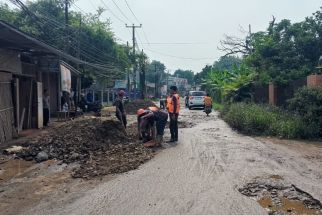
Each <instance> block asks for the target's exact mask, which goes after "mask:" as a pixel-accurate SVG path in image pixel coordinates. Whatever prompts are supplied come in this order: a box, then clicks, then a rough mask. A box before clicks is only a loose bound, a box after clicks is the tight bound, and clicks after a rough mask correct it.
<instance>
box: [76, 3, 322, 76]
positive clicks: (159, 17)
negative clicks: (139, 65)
mask: <svg viewBox="0 0 322 215" xmlns="http://www.w3.org/2000/svg"><path fill="white" fill-rule="evenodd" d="M127 3H128V6H129V7H128V6H127ZM321 6H322V1H321V0H75V3H74V4H73V5H72V7H71V9H72V10H76V11H81V12H83V13H85V12H86V13H89V12H90V13H94V12H95V11H96V10H97V8H98V7H103V8H105V9H106V11H105V12H104V13H103V14H102V19H108V18H109V19H110V21H111V23H112V24H111V27H112V30H113V31H114V32H115V35H116V37H117V38H118V40H119V42H120V43H126V41H129V42H130V43H131V42H132V33H131V29H130V28H126V27H125V24H128V25H132V24H135V25H139V24H142V28H137V29H136V36H137V42H138V46H139V48H140V49H143V50H144V52H145V53H146V54H147V55H148V57H149V60H150V61H152V60H158V61H161V62H162V63H164V64H165V66H166V68H167V69H168V70H169V71H170V72H171V73H172V72H174V71H175V70H176V69H179V68H180V69H187V70H192V71H194V72H200V71H201V70H202V68H203V67H205V65H207V64H213V62H214V61H215V60H217V59H218V58H219V57H220V56H222V55H224V53H223V52H221V51H219V50H218V48H217V47H218V46H219V43H220V40H222V39H223V38H224V35H225V34H226V35H232V36H238V37H245V33H242V32H241V30H240V29H241V28H244V29H248V25H249V24H250V25H251V27H252V32H257V31H262V30H265V29H266V28H267V26H268V23H269V21H271V20H272V16H273V15H274V16H275V17H276V21H280V20H281V19H290V20H291V21H292V22H299V21H302V20H304V18H305V17H307V16H310V15H311V14H312V13H313V12H315V11H317V10H318V9H319V8H320V7H321ZM129 8H130V9H129ZM131 10H132V12H133V13H132V12H131Z"/></svg>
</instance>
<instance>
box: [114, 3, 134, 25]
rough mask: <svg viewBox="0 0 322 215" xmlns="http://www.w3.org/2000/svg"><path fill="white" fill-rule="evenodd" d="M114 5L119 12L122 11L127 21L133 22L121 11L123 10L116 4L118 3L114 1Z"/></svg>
mask: <svg viewBox="0 0 322 215" xmlns="http://www.w3.org/2000/svg"><path fill="white" fill-rule="evenodd" d="M112 2H113V4H114V5H115V6H116V8H117V9H118V11H120V13H121V14H122V15H123V17H124V18H125V19H127V20H128V21H129V22H131V20H130V19H129V18H128V17H127V16H126V15H125V13H124V12H123V11H122V10H121V8H120V7H119V6H118V5H117V4H116V2H115V1H114V0H112Z"/></svg>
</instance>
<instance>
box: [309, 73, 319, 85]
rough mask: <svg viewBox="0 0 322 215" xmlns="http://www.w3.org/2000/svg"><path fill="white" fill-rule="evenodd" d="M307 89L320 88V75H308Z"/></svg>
mask: <svg viewBox="0 0 322 215" xmlns="http://www.w3.org/2000/svg"><path fill="white" fill-rule="evenodd" d="M307 86H308V87H318V86H322V75H309V76H307Z"/></svg>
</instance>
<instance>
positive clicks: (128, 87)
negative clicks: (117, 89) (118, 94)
mask: <svg viewBox="0 0 322 215" xmlns="http://www.w3.org/2000/svg"><path fill="white" fill-rule="evenodd" d="M126 47H127V49H126V50H127V54H128V55H129V42H126ZM126 70H127V74H126V75H127V93H128V94H129V99H130V95H131V93H130V91H131V87H130V84H131V83H130V68H126Z"/></svg>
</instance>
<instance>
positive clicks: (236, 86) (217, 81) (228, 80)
mask: <svg viewBox="0 0 322 215" xmlns="http://www.w3.org/2000/svg"><path fill="white" fill-rule="evenodd" d="M254 77H255V73H254V71H253V70H252V69H251V68H250V67H247V66H246V65H245V64H242V65H240V66H239V67H237V66H234V68H233V69H232V70H231V71H228V70H223V71H220V70H211V71H210V73H208V77H207V78H206V79H205V81H204V82H203V85H204V87H205V89H206V90H207V91H208V92H209V93H211V94H212V96H213V97H214V99H215V100H216V101H217V102H222V101H224V100H232V101H234V100H235V98H237V97H238V96H239V95H241V94H240V93H241V91H240V89H241V88H243V87H244V86H247V85H249V84H250V83H251V82H252V81H253V80H254Z"/></svg>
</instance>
